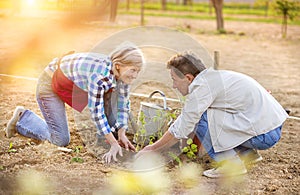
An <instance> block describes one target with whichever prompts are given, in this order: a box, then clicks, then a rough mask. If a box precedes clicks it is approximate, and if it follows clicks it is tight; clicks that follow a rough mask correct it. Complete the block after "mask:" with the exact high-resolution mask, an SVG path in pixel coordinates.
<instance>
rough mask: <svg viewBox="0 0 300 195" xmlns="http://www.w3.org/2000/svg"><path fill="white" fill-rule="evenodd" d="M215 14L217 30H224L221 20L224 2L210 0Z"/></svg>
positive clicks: (222, 20) (221, 0)
mask: <svg viewBox="0 0 300 195" xmlns="http://www.w3.org/2000/svg"><path fill="white" fill-rule="evenodd" d="M211 1H212V3H213V6H214V8H215V12H216V18H217V30H218V31H221V30H224V19H223V1H224V0H211Z"/></svg>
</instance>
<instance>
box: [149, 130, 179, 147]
mask: <svg viewBox="0 0 300 195" xmlns="http://www.w3.org/2000/svg"><path fill="white" fill-rule="evenodd" d="M177 142H178V139H177V138H175V137H174V136H173V135H172V134H171V133H170V132H169V131H166V132H165V134H164V135H163V136H162V137H161V138H160V139H159V140H158V141H157V142H155V143H154V144H153V145H152V148H153V149H154V150H162V149H165V148H169V147H171V146H173V145H174V144H175V143H177Z"/></svg>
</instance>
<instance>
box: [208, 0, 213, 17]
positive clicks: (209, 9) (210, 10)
mask: <svg viewBox="0 0 300 195" xmlns="http://www.w3.org/2000/svg"><path fill="white" fill-rule="evenodd" d="M208 13H209V15H211V14H212V2H211V0H208Z"/></svg>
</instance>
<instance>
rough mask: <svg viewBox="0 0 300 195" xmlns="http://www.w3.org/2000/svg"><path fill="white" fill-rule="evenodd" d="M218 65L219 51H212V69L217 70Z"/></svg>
mask: <svg viewBox="0 0 300 195" xmlns="http://www.w3.org/2000/svg"><path fill="white" fill-rule="evenodd" d="M219 63H220V52H219V51H214V69H215V70H218V67H219Z"/></svg>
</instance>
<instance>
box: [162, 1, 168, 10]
mask: <svg viewBox="0 0 300 195" xmlns="http://www.w3.org/2000/svg"><path fill="white" fill-rule="evenodd" d="M161 8H162V10H167V0H161Z"/></svg>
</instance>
